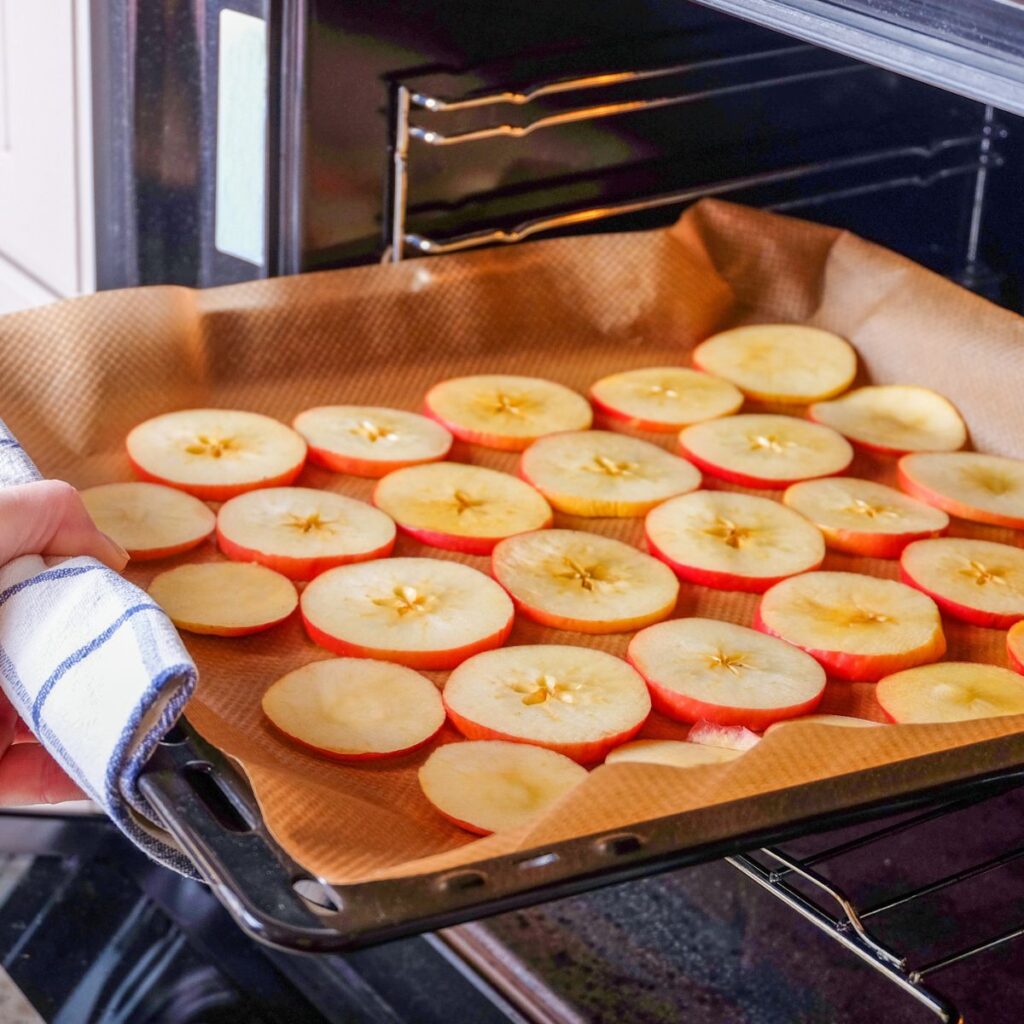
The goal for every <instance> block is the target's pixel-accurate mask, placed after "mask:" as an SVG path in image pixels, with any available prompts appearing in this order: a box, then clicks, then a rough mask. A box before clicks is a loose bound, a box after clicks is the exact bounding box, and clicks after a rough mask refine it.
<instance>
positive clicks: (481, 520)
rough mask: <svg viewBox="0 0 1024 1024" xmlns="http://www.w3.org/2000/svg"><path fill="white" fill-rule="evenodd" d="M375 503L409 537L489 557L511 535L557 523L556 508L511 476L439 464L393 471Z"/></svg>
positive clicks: (376, 493) (456, 464) (375, 496)
mask: <svg viewBox="0 0 1024 1024" xmlns="http://www.w3.org/2000/svg"><path fill="white" fill-rule="evenodd" d="M373 503H374V504H375V505H376V506H377V507H378V508H379V509H382V510H383V511H385V512H386V513H387V514H388V515H389V516H391V518H392V519H394V520H395V522H396V523H398V525H399V526H400V527H401V528H402V529H403V530H405V532H406V533H408V534H410V535H411V536H413V537H415V538H416V539H417V540H421V541H423V543H424V544H431V545H433V546H434V547H436V548H448V549H450V550H452V551H465V552H467V553H468V554H473V555H487V554H490V553H491V551H492V550H493V549H494V545H495V544H497V543H498V541H499V540H502V539H503V538H505V537H511V536H512V535H513V534H517V533H525V532H527V531H529V530H543V529H544V528H546V527H548V526H550V525H551V507H550V506H549V505H548V503H547V502H546V501H545V500H544V499H543V498H542V497H541V496H540V495H539V494H538V493H537V492H536V491H535V490H534V489H533V488H532V487H530V486H529V484H525V483H523V481H522V480H517V479H516V478H515V477H514V476H511V475H509V474H508V473H499V472H498V471H497V470H494V469H485V468H484V467H483V466H467V465H466V464H465V463H462V462H434V463H431V464H430V465H426V466H412V467H410V468H409V469H399V470H397V471H396V472H394V473H390V474H389V475H388V476H386V477H385V478H384V479H383V480H381V482H380V483H379V484H377V487H376V490H374V492H373Z"/></svg>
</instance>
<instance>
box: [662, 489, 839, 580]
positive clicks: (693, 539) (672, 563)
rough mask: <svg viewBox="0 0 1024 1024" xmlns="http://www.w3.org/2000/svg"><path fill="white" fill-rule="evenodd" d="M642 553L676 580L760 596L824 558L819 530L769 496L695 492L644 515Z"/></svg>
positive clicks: (823, 543)
mask: <svg viewBox="0 0 1024 1024" xmlns="http://www.w3.org/2000/svg"><path fill="white" fill-rule="evenodd" d="M645 530H646V536H647V549H648V550H649V551H650V552H651V554H652V555H654V556H655V557H656V558H659V559H661V561H663V562H665V563H666V564H667V565H668V566H669V567H670V568H671V569H672V570H673V571H674V572H675V573H676V575H678V576H679V577H681V578H682V579H684V580H689V581H690V582H691V583H699V584H701V585H703V586H705V587H717V588H718V589H720V590H745V591H749V592H753V593H762V592H763V591H765V590H767V589H768V588H769V587H770V586H773V585H774V584H775V583H778V582H779V580H782V579H785V578H786V577H787V576H792V575H794V574H796V573H800V572H807V571H808V570H809V569H817V568H818V566H819V565H821V563H822V560H823V559H824V557H825V541H824V540H823V538H822V535H821V532H820V531H819V530H818V529H817V528H816V527H815V526H812V525H811V524H810V523H809V522H807V520H806V519H804V518H803V517H802V516H800V515H798V514H797V513H796V512H792V511H790V510H789V509H788V508H785V507H784V506H782V505H779V504H778V503H777V502H774V501H769V500H768V499H767V498H757V497H754V496H753V495H749V494H735V493H731V492H728V491H694V492H693V493H692V494H684V495H682V496H681V497H679V498H672V499H671V500H670V501H666V502H665V503H664V504H663V505H659V506H658V507H657V508H655V509H653V510H652V511H651V512H649V513H648V514H647V520H646V522H645Z"/></svg>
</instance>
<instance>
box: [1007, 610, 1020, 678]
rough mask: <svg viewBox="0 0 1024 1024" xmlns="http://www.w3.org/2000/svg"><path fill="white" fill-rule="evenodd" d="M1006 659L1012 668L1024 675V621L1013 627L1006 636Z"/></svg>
mask: <svg viewBox="0 0 1024 1024" xmlns="http://www.w3.org/2000/svg"><path fill="white" fill-rule="evenodd" d="M1006 657H1007V659H1008V660H1009V662H1010V668H1012V669H1013V671H1014V672H1019V673H1020V674H1021V675H1024V620H1021V621H1020V622H1018V623H1016V624H1015V625H1013V626H1011V627H1010V629H1009V632H1008V633H1007V634H1006Z"/></svg>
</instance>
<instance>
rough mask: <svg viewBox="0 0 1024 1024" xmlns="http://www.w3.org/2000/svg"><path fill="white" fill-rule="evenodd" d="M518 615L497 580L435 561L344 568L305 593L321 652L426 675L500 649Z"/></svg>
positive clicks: (310, 627) (305, 611)
mask: <svg viewBox="0 0 1024 1024" xmlns="http://www.w3.org/2000/svg"><path fill="white" fill-rule="evenodd" d="M513 616H514V610H513V607H512V601H511V599H510V598H509V596H508V594H506V593H505V591H504V590H502V589H501V587H500V586H498V584H497V583H495V582H494V580H492V579H491V578H490V577H489V576H485V575H484V574H483V573H482V572H479V571H478V570H476V569H471V568H470V567H469V566H468V565H461V564H459V563H458V562H442V561H439V560H437V559H434V558H381V559H377V560H376V561H373V562H357V563H355V564H353V565H343V566H340V567H339V568H337V569H328V570H327V572H325V573H321V574H320V575H319V576H317V578H316V579H315V580H313V581H312V582H311V583H310V584H309V585H308V586H307V587H306V589H305V590H304V591H303V593H302V621H303V623H304V625H305V627H306V631H307V632H308V633H309V635H310V637H311V639H312V640H314V641H315V642H316V643H318V644H320V646H321V647H324V648H326V649H327V650H329V651H332V652H333V653H335V654H342V655H352V656H355V657H363V658H378V659H380V660H382V661H393V662H396V663H398V664H399V665H407V666H409V667H410V668H418V669H446V668H454V667H455V666H456V665H458V664H459V662H461V661H464V660H465V659H466V658H468V657H469V656H470V655H472V654H476V653H477V652H479V651H486V650H490V649H491V648H492V647H498V646H500V645H501V644H503V643H504V642H505V640H506V638H507V637H508V634H509V632H510V631H511V629H512V619H513Z"/></svg>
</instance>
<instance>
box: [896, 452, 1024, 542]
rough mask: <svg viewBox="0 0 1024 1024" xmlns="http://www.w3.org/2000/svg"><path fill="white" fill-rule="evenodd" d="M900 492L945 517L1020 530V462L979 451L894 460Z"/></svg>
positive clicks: (1023, 497) (1023, 466)
mask: <svg viewBox="0 0 1024 1024" xmlns="http://www.w3.org/2000/svg"><path fill="white" fill-rule="evenodd" d="M899 478H900V487H902V488H903V490H905V491H906V492H907V494H911V495H913V496H914V497H915V498H920V499H921V501H926V502H928V504H929V505H934V506H935V507H936V508H941V509H942V510H943V511H944V512H948V513H949V514H950V515H951V516H959V517H960V518H961V519H969V520H971V521H972V522H975V523H992V524H993V525H995V526H1011V527H1014V528H1015V529H1018V530H1024V461H1022V460H1020V459H1007V458H1003V457H1002V456H1000V455H983V454H982V453H981V452H935V453H931V452H927V453H924V452H922V453H915V454H912V455H904V456H903V458H902V459H900V461H899Z"/></svg>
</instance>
